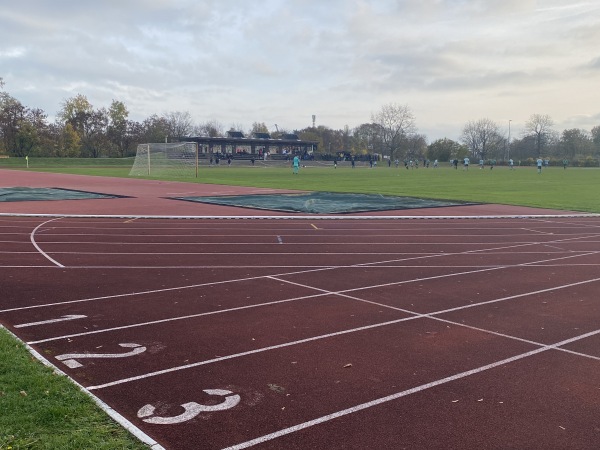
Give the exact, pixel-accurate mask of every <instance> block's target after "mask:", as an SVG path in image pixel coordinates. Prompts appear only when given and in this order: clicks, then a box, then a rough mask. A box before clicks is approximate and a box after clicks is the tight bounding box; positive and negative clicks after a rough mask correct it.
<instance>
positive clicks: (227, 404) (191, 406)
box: [137, 389, 240, 425]
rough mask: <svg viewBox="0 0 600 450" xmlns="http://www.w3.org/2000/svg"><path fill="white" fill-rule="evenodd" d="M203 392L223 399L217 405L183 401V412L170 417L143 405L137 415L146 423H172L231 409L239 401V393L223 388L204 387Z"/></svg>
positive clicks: (150, 406) (152, 407)
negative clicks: (160, 414)
mask: <svg viewBox="0 0 600 450" xmlns="http://www.w3.org/2000/svg"><path fill="white" fill-rule="evenodd" d="M204 392H206V393H207V394H208V395H218V396H222V397H223V396H224V397H225V400H223V401H222V402H221V403H219V404H217V405H201V404H200V403H196V402H189V403H184V404H182V405H181V407H182V408H183V409H184V412H183V413H181V414H179V415H177V416H172V417H161V416H155V415H154V411H155V410H156V408H155V407H154V406H152V405H145V406H142V407H141V408H140V410H139V411H138V413H137V416H138V417H139V418H140V419H142V420H143V421H144V422H147V423H153V424H157V425H172V424H176V423H182V422H187V421H188V420H192V419H193V418H194V417H196V416H197V415H198V414H200V413H202V412H207V411H208V412H212V411H225V410H227V409H231V408H233V407H234V406H236V405H237V404H238V403H239V402H240V396H239V395H237V394H233V392H231V391H226V390H224V389H204ZM230 394H233V395H230Z"/></svg>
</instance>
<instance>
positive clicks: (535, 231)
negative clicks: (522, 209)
mask: <svg viewBox="0 0 600 450" xmlns="http://www.w3.org/2000/svg"><path fill="white" fill-rule="evenodd" d="M521 230H525V231H531V232H532V233H539V234H545V235H553V234H554V233H549V232H547V231H538V230H532V229H531V228H521Z"/></svg>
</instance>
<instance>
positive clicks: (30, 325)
mask: <svg viewBox="0 0 600 450" xmlns="http://www.w3.org/2000/svg"><path fill="white" fill-rule="evenodd" d="M4 173H5V172H3V175H4ZM42 176H43V175H42ZM75 178H76V177H75ZM72 183H73V181H72V179H70V178H69V179H68V180H67V181H63V182H60V184H59V182H58V181H57V183H54V184H53V185H54V186H60V187H71V188H75V187H74V186H72V185H71V184H72ZM146 183H148V184H152V182H141V184H144V185H146ZM3 184H5V185H11V184H10V183H8V184H7V183H6V182H3ZM134 184H135V183H134ZM12 185H14V184H12ZM45 186H46V187H50V186H51V185H50V184H46V185H45ZM194 187H196V186H194ZM86 189H87V190H94V191H98V192H106V193H119V194H125V195H127V194H129V195H131V192H123V189H120V192H112V191H111V192H109V190H108V186H98V189H94V188H90V187H89V185H88V186H87V187H86ZM135 189H138V190H139V192H142V191H143V190H144V189H142V187H140V186H137V187H136V188H135ZM135 189H134V190H135ZM215 189H216V188H215ZM219 189H220V188H219ZM204 193H205V194H207V193H206V192H204ZM210 194H211V195H212V194H213V193H212V192H211V193H210ZM145 195H148V198H150V196H151V194H149V193H147V194H145ZM207 195H208V194H207ZM124 200H128V199H114V200H109V201H107V200H93V201H81V200H78V201H70V202H68V201H63V202H45V203H43V204H41V205H40V206H38V205H34V203H39V202H24V203H22V204H19V205H16V204H4V205H2V204H0V207H1V209H2V210H4V211H6V212H8V211H11V212H14V211H15V210H14V207H15V205H16V206H17V207H18V209H21V210H27V209H28V210H29V211H28V212H35V213H41V212H42V211H41V210H39V209H38V208H49V209H56V208H54V207H53V206H49V204H51V203H52V204H56V203H59V204H60V205H58V206H57V208H58V209H59V210H60V213H62V214H68V213H72V211H71V212H67V211H69V210H72V209H74V208H75V206H73V204H75V203H77V205H81V206H79V208H80V210H79V212H78V213H82V211H81V210H82V209H83V210H85V211H87V212H91V211H93V212H98V211H96V206H95V205H97V204H98V203H96V202H103V203H102V204H103V205H104V202H107V203H106V206H103V207H102V208H106V211H108V210H110V208H109V204H110V203H108V202H112V204H113V205H115V204H118V203H119V202H121V201H124ZM129 200H135V199H129ZM137 200H138V202H140V200H139V197H138V198H137ZM165 202H172V203H173V204H177V205H181V207H183V208H189V207H193V208H194V209H195V210H196V211H197V209H198V207H201V208H204V207H206V206H208V205H196V204H188V203H186V202H175V201H169V200H165ZM165 204H166V203H165ZM149 205H150V202H148V204H147V205H141V204H139V205H138V207H139V210H140V211H141V210H142V209H144V210H145V212H144V214H148V211H149V208H150V206H149ZM170 207H173V206H170ZM102 208H101V209H102ZM114 208H115V209H119V208H120V206H115V207H114ZM173 208H175V207H173ZM208 208H211V210H212V211H219V212H220V213H221V214H232V210H234V208H225V209H221V208H224V207H216V209H214V210H213V209H212V208H215V207H214V206H208ZM469 208H475V207H469ZM489 208H490V210H492V209H493V208H497V209H500V207H494V206H490V207H489ZM115 209H112V210H111V213H113V214H121V212H120V211H119V212H115ZM34 210H35V211H34ZM225 210H227V211H228V212H223V211H225ZM136 211H137V210H136ZM206 211H208V210H205V212H202V213H200V214H207V212H206ZM471 211H472V210H471ZM22 212H24V211H22ZM53 212H56V211H53ZM239 212H241V211H240V210H237V209H235V212H233V214H235V215H238V213H239ZM246 212H247V211H246ZM536 212H537V213H543V212H539V211H536ZM132 213H133V212H132ZM167 213H170V214H177V215H185V214H187V213H188V212H187V210H186V212H181V210H180V211H179V212H176V213H175V212H171V211H168V212H167V211H165V209H164V208H163V209H161V210H160V214H167ZM410 213H411V214H412V213H414V211H411V212H410ZM428 213H429V214H431V213H432V211H431V210H428ZM481 213H482V212H481V210H479V212H477V214H481ZM505 213H509V212H508V211H507V212H505ZM440 214H444V215H447V214H452V215H455V214H457V212H456V208H452V212H450V213H449V212H448V211H446V212H442V211H440ZM515 214H523V210H522V209H521V210H520V212H515ZM217 215H218V213H217ZM0 242H1V244H0V246H1V249H2V252H1V253H0V266H2V293H3V295H2V296H1V297H0V323H2V324H4V325H5V326H6V327H7V328H8V329H10V330H11V331H13V332H14V333H15V334H17V335H18V336H19V337H20V338H21V339H23V340H24V341H25V342H27V343H29V344H30V345H31V346H32V347H33V348H34V349H35V350H37V351H38V352H39V353H40V354H42V355H43V356H44V357H45V358H46V359H47V360H48V361H50V362H51V363H52V364H54V365H56V367H58V368H60V369H61V370H63V371H65V372H66V373H67V374H68V375H69V376H71V377H72V378H73V379H75V380H76V381H78V382H79V383H81V384H82V385H83V386H85V387H86V388H87V389H88V390H89V391H90V392H91V393H92V394H93V395H95V396H97V397H98V398H100V399H101V400H103V401H104V402H106V403H107V404H108V405H110V407H112V408H114V409H115V410H116V411H117V412H118V413H120V414H122V415H123V416H125V417H126V418H127V419H128V420H129V421H131V422H132V423H133V424H134V425H135V426H137V427H138V428H139V429H140V430H142V431H143V432H144V433H146V434H147V435H148V436H150V437H151V438H153V439H155V440H156V441H157V442H158V444H159V445H160V446H163V447H164V448H169V449H192V448H194V449H195V448H206V449H213V448H215V449H218V448H247V447H250V446H252V447H253V448H261V449H263V448H264V449H266V448H269V449H306V448H314V449H341V448H344V449H366V448H369V449H384V448H389V449H400V448H411V449H415V448H423V449H426V448H427V449H430V448H464V449H472V448H498V449H500V448H502V449H505V448H519V449H520V448H573V449H584V448H586V449H587V448H589V449H596V448H599V447H600V370H599V369H600V303H599V302H598V288H599V287H600V270H599V265H600V221H599V220H598V219H593V218H574V217H570V218H567V217H565V218H548V219H533V218H530V219H527V218H521V219H488V220H476V219H463V220H443V219H427V220H420V219H418V220H417V219H415V220H410V221H398V220H363V221H352V220H348V221H345V220H319V221H310V220H285V221H281V220H268V219H264V220H250V219H248V220H246V219H244V220H235V221H232V220H221V219H212V220H161V219H138V220H128V219H118V218H112V219H110V218H107V219H99V218H86V219H75V218H57V219H49V218H43V217H0ZM81 316H85V317H81ZM54 319H62V320H61V321H59V322H47V321H50V320H54ZM41 322H45V323H41ZM120 344H125V346H123V345H120ZM126 354H130V355H131V356H124V357H120V358H115V357H114V356H117V355H126ZM109 356H113V357H109ZM211 389H213V390H214V389H216V390H220V391H210V390H211ZM205 390H209V391H208V393H207V392H205ZM148 405H152V406H153V407H155V409H154V410H152V408H150V407H149V406H148ZM181 405H186V407H182V406H181ZM215 405H221V407H219V406H215ZM186 408H187V410H188V414H187V415H184V412H185V411H186ZM157 417H163V418H166V419H164V420H160V419H157ZM157 421H158V422H161V421H162V422H169V423H152V422H157ZM157 448H159V446H158V445H157Z"/></svg>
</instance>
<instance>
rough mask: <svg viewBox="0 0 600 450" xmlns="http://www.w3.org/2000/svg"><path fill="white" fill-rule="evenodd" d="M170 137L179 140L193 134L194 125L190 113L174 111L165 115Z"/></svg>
mask: <svg viewBox="0 0 600 450" xmlns="http://www.w3.org/2000/svg"><path fill="white" fill-rule="evenodd" d="M165 120H166V122H167V127H168V132H169V137H170V138H173V139H177V138H180V137H185V136H189V135H190V134H192V130H193V128H194V123H193V120H192V116H191V114H190V113H189V112H188V111H184V112H182V111H173V112H169V113H166V114H165Z"/></svg>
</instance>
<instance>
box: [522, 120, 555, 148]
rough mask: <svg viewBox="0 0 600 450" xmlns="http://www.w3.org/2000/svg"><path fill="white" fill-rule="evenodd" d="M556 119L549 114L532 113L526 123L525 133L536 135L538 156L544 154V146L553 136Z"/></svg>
mask: <svg viewBox="0 0 600 450" xmlns="http://www.w3.org/2000/svg"><path fill="white" fill-rule="evenodd" d="M553 125H554V121H553V120H552V119H551V118H550V116H549V115H547V114H532V115H531V117H530V118H529V120H528V121H527V122H526V123H525V129H524V131H523V133H524V134H525V135H527V136H534V137H535V148H536V149H537V156H538V158H539V157H540V156H542V148H543V147H544V146H545V145H546V144H547V143H548V141H549V139H550V138H551V137H552V126H553Z"/></svg>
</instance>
